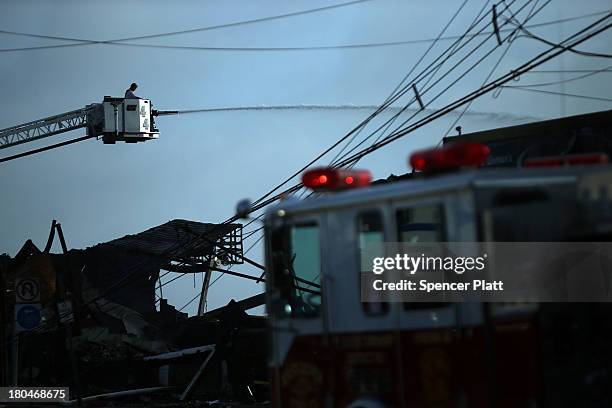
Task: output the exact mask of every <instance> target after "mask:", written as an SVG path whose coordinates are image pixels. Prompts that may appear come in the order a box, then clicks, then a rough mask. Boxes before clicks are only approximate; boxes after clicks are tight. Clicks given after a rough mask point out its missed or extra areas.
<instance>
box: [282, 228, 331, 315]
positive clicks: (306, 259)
mask: <svg viewBox="0 0 612 408" xmlns="http://www.w3.org/2000/svg"><path fill="white" fill-rule="evenodd" d="M271 246H272V258H273V262H272V267H273V281H272V284H273V286H274V289H275V291H276V292H277V293H278V294H279V295H280V297H281V299H280V300H281V303H282V304H281V305H277V307H275V308H274V309H276V310H273V311H272V312H273V313H276V314H277V315H278V317H283V316H285V317H289V316H291V317H301V318H310V317H316V316H319V314H320V308H321V292H320V289H321V285H320V282H321V256H320V251H321V245H320V240H319V226H318V225H317V224H314V223H308V224H298V225H292V226H283V227H281V228H279V229H278V230H276V231H275V232H274V237H273V239H272V242H271ZM279 306H280V307H279Z"/></svg>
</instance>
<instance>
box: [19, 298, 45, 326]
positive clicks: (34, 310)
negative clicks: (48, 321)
mask: <svg viewBox="0 0 612 408" xmlns="http://www.w3.org/2000/svg"><path fill="white" fill-rule="evenodd" d="M40 310H41V307H40V303H31V304H18V305H15V328H16V329H17V330H19V331H29V330H32V329H34V328H35V327H37V326H38V325H39V324H40V322H41V314H40Z"/></svg>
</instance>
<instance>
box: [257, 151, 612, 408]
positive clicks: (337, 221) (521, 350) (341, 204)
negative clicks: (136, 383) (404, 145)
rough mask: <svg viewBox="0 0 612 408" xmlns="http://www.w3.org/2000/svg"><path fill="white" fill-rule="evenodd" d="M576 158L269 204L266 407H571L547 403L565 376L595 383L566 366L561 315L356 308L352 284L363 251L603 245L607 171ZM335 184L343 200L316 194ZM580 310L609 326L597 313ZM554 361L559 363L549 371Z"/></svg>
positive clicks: (389, 305) (577, 355)
mask: <svg viewBox="0 0 612 408" xmlns="http://www.w3.org/2000/svg"><path fill="white" fill-rule="evenodd" d="M472 147H474V146H472ZM456 153H457V152H455V154H454V156H453V155H450V156H448V157H451V161H452V160H453V159H452V157H455V158H456V157H458V156H457V154H456ZM437 154H438V153H437V152H436V151H432V152H425V153H422V154H421V155H420V156H418V155H416V159H419V157H420V158H421V159H423V161H419V160H416V159H415V155H413V160H412V162H413V165H416V166H419V165H420V166H425V165H428V166H429V165H430V164H431V163H433V164H434V167H433V168H435V170H444V169H441V168H439V167H436V165H440V163H437V162H436V163H434V162H432V161H431V160H434V161H435V160H439V159H440V157H439V156H436V155H437ZM462 154H463V153H462ZM459 157H468V158H469V154H463V156H461V154H459ZM581 157H582V159H581V160H582V161H580V160H578V161H580V163H578V162H577V161H575V162H572V163H570V161H571V160H569V161H568V160H566V159H567V158H566V159H564V161H563V163H562V164H564V166H562V167H554V168H548V165H547V164H546V162H542V161H540V162H538V161H533V164H534V165H533V168H508V169H497V168H496V169H471V170H467V171H466V170H462V171H455V172H448V171H446V172H445V171H436V172H434V174H433V175H428V174H424V173H413V174H408V175H406V176H405V177H400V178H399V179H398V180H396V181H393V182H390V181H382V182H375V183H374V184H373V185H371V186H368V187H364V188H357V189H351V188H348V186H347V185H346V184H352V185H355V184H361V183H359V182H356V181H359V180H361V179H363V177H364V176H363V173H359V172H357V173H347V172H341V171H340V172H339V171H338V170H337V169H319V170H315V171H314V173H312V172H311V173H310V175H309V176H306V175H305V176H304V179H303V180H304V183H305V185H307V186H308V185H309V186H310V187H315V191H318V192H320V193H321V194H319V195H316V196H314V197H311V198H308V199H304V200H298V199H292V198H289V199H286V200H284V201H281V202H280V203H279V204H278V205H276V206H275V207H273V208H270V209H269V210H268V211H267V214H266V218H265V236H266V250H265V254H266V268H267V281H266V284H267V290H266V292H267V311H268V314H269V317H270V333H271V350H270V356H269V367H270V373H271V381H272V388H271V392H272V396H273V402H274V404H275V406H277V407H280V406H282V407H316V406H321V407H323V406H334V407H347V406H355V407H356V406H360V407H375V406H387V407H400V406H401V407H457V406H461V407H463V406H465V407H489V406H496V407H532V406H566V404H570V405H567V406H577V405H582V403H583V402H584V399H581V398H584V397H583V392H587V391H584V390H582V391H578V390H575V392H574V393H573V394H571V396H570V397H568V396H567V395H563V393H560V392H559V389H562V387H564V384H565V385H567V379H566V377H564V375H567V376H569V377H577V376H580V375H583V374H584V375H585V376H587V374H588V373H590V372H597V369H598V368H597V363H596V362H594V361H591V360H588V361H587V360H586V359H584V358H583V357H584V356H585V355H586V354H584V351H585V350H582V351H580V350H573V351H572V352H573V353H574V354H573V355H572V357H571V358H570V357H568V356H567V355H566V354H565V351H564V350H563V347H564V345H565V342H566V340H567V338H566V337H565V336H566V335H568V333H566V332H564V330H569V332H571V331H572V329H571V327H569V328H566V326H565V324H566V323H567V325H569V326H571V324H570V323H568V322H569V320H567V319H565V316H566V315H567V314H571V313H576V310H578V308H577V307H575V306H572V305H573V304H568V305H556V306H554V307H553V306H550V305H548V306H547V305H544V304H534V303H525V304H519V303H517V304H500V303H479V302H473V303H398V302H384V301H383V302H378V303H366V302H362V301H361V298H360V293H361V292H360V279H359V276H360V271H362V270H364V269H363V266H364V265H363V263H364V259H362V256H361V253H362V252H361V250H362V249H363V247H364V246H365V245H366V244H368V243H372V242H436V241H443V242H464V241H467V242H472V241H475V242H484V241H498V242H503V241H523V242H531V241H533V242H553V241H570V242H573V241H577V240H591V241H595V240H609V238H610V237H611V235H610V234H611V233H612V230H611V229H610V228H609V227H611V226H612V224H610V222H611V221H612V201H611V200H612V167H611V166H608V165H606V164H601V163H604V162H605V160H602V156H601V155H591V156H590V157H587V156H581ZM440 160H442V161H444V159H440ZM555 163H557V162H555ZM573 163H576V164H581V165H580V166H577V167H576V166H569V164H573ZM589 163H592V164H595V165H594V166H587V165H586V164H589ZM442 164H443V163H442ZM456 164H457V163H454V164H453V165H456ZM548 164H550V163H548ZM458 167H461V166H458ZM423 168H424V169H425V168H426V167H423ZM430 168H431V167H430ZM317 171H318V172H319V173H317ZM313 180H314V183H313V182H312V181H313ZM338 180H339V181H338ZM349 181H350V183H349ZM337 182H339V183H340V184H342V183H344V184H345V185H344V186H343V187H342V188H341V189H342V190H346V191H325V192H322V190H325V189H324V188H316V187H317V183H320V184H321V185H319V186H318V187H322V185H325V184H328V183H331V184H329V186H330V190H335V188H334V187H337V186H338V185H339V184H337ZM580 308H583V309H584V308H588V309H589V312H588V313H589V315H590V316H593V318H595V317H594V316H600V314H602V313H603V314H605V316H607V319H608V320H607V321H608V322H609V321H610V317H609V316H610V309H609V308H608V307H607V306H605V305H595V306H593V305H591V306H589V305H581V306H580ZM585 310H586V309H585ZM585 313H586V312H585ZM543 314H546V316H548V317H547V318H546V319H544V318H543V317H542V316H543ZM551 316H552V317H551ZM555 316H557V317H558V316H563V317H560V318H557V317H555ZM564 319H565V320H564ZM560 327H563V328H560ZM559 331H560V333H561V334H559ZM570 334H571V333H570ZM571 335H572V336H573V334H571ZM555 347H561V349H557V348H555ZM590 351H593V350H592V349H591V350H590ZM607 355H608V356H609V355H610V354H609V352H608V354H607ZM555 359H562V360H563V361H564V363H562V364H557V365H555V367H556V368H555V369H554V370H550V369H549V367H551V364H549V363H550V361H554V360H555ZM581 359H582V360H583V361H582V362H583V363H584V364H583V365H580V364H578V363H576V362H575V361H574V360H576V361H579V360H581ZM566 360H571V361H572V362H567V361H566ZM578 366H580V367H578ZM559 367H560V368H559ZM564 370H565V371H564ZM578 372H580V373H581V374H577V373H578ZM608 380H609V379H608ZM581 381H582V380H581ZM585 387H587V386H586V385H585ZM587 388H588V387H587ZM589 392H590V391H589ZM581 396H582V397H581ZM572 398H575V399H572Z"/></svg>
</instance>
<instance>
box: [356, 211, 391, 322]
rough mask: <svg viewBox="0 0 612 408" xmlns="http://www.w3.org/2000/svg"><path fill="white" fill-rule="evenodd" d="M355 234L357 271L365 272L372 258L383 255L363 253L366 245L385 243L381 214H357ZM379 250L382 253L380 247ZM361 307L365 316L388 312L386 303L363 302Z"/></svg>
mask: <svg viewBox="0 0 612 408" xmlns="http://www.w3.org/2000/svg"><path fill="white" fill-rule="evenodd" d="M357 234H358V237H357V239H358V244H359V257H360V268H359V271H360V272H361V271H367V270H369V268H370V267H371V265H372V259H373V258H374V257H376V256H384V253H381V254H374V253H372V252H371V251H368V252H366V251H365V248H366V246H367V245H368V244H373V243H377V242H380V243H382V242H384V241H385V230H384V227H383V220H382V216H381V214H380V213H379V212H378V211H368V212H364V213H361V214H359V216H358V217H357ZM380 249H381V252H382V251H383V246H382V245H381V247H380ZM362 306H363V310H364V312H365V313H366V314H369V315H374V316H375V315H382V314H385V313H387V311H388V310H389V304H388V303H387V302H363V303H362Z"/></svg>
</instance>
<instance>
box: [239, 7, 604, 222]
mask: <svg viewBox="0 0 612 408" xmlns="http://www.w3.org/2000/svg"><path fill="white" fill-rule="evenodd" d="M610 17H612V13H610V14H608V15H607V16H606V17H604V18H602V19H599V20H598V21H596V22H595V23H593V24H590V25H589V26H587V27H586V28H584V29H582V30H580V31H579V32H577V33H575V34H574V35H572V36H570V37H568V38H567V39H566V40H565V41H563V43H565V42H569V44H567V45H566V46H565V48H562V49H559V48H557V47H551V48H550V49H548V50H546V51H544V52H542V53H540V54H539V55H537V56H536V57H534V58H532V59H531V60H529V61H528V62H526V63H524V64H522V65H521V66H520V67H519V68H517V69H516V70H513V71H512V72H510V73H508V74H504V75H502V76H501V77H498V78H497V79H496V80H494V81H492V82H491V83H489V84H487V85H486V86H484V87H481V88H479V89H477V90H475V91H473V92H471V93H470V94H468V95H465V96H464V97H462V98H459V99H457V100H455V101H454V102H452V103H450V104H448V105H446V106H445V107H444V108H443V109H441V110H440V111H438V112H436V113H434V114H432V115H429V116H427V117H425V118H423V119H421V120H419V121H418V122H416V123H414V124H412V125H410V126H408V127H406V128H404V129H401V130H399V131H397V132H395V133H393V134H391V135H389V136H388V137H387V138H385V139H383V140H381V141H380V142H378V143H376V144H374V145H372V146H370V147H368V148H366V149H363V150H362V151H360V152H358V153H356V154H354V155H353V156H351V157H349V158H347V159H345V160H343V161H342V162H340V163H338V164H337V166H336V167H345V166H347V165H350V164H351V163H353V162H355V161H356V160H358V159H360V158H361V157H364V156H366V155H368V154H371V153H372V152H374V151H376V150H378V149H380V148H382V147H384V146H386V145H387V144H389V143H392V142H393V141H395V140H397V139H399V138H401V137H403V136H405V135H407V134H409V133H411V132H413V131H415V130H417V129H419V128H421V127H423V126H424V125H426V124H427V123H430V122H432V121H434V120H436V119H438V118H440V117H442V116H444V115H445V114H447V113H448V112H450V111H452V110H454V109H457V108H458V107H460V106H462V105H464V104H466V103H469V102H470V101H471V100H473V99H476V98H478V97H480V96H482V95H484V94H487V93H489V92H491V91H493V90H495V89H497V88H499V87H500V86H503V85H504V84H505V83H507V82H509V81H512V80H513V79H514V78H515V77H516V75H521V74H523V73H525V72H528V71H530V70H531V69H533V68H536V67H538V66H540V65H542V64H544V63H546V62H547V61H549V60H551V59H553V58H555V57H556V56H558V55H560V54H562V53H564V52H566V51H567V49H566V48H569V47H575V46H578V45H580V44H582V43H584V42H585V41H587V40H589V39H591V38H593V37H595V36H596V35H599V34H601V33H602V32H604V31H606V30H608V29H610V27H612V24H606V25H605V26H603V27H600V28H597V29H594V27H596V26H597V25H599V24H600V23H602V22H605V21H606V20H608V19H609V18H610ZM588 30H592V32H590V33H589V32H587V31H588ZM583 34H584V35H583ZM580 35H582V37H581V38H578V39H575V37H578V36H580ZM563 43H562V44H563ZM520 89H524V88H520ZM301 186H302V184H301V183H299V184H296V185H294V186H292V187H290V188H288V189H286V190H284V191H283V192H281V193H279V194H277V195H275V196H273V197H270V198H268V199H266V200H265V201H261V202H260V203H259V204H257V205H255V206H253V208H252V211H257V210H259V209H261V208H263V207H265V206H267V205H269V204H271V203H273V202H275V201H276V200H277V199H278V198H279V197H282V196H284V195H286V194H289V193H292V192H294V191H296V190H298V189H299V188H300V187H301ZM232 219H235V218H234V217H233V218H230V219H229V220H232ZM229 220H228V221H229Z"/></svg>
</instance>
